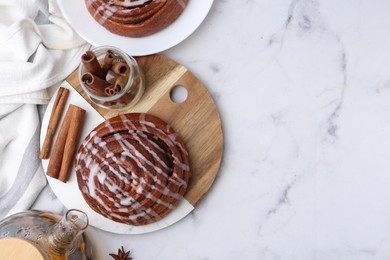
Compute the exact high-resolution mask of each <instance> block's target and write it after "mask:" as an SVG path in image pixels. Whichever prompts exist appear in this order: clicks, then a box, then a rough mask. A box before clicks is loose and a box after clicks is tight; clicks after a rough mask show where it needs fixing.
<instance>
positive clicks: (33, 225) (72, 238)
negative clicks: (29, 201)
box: [0, 209, 92, 260]
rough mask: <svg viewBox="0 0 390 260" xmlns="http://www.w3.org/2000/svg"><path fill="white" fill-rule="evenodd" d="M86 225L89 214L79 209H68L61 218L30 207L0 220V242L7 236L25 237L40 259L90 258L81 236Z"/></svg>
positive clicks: (89, 250) (88, 248)
mask: <svg viewBox="0 0 390 260" xmlns="http://www.w3.org/2000/svg"><path fill="white" fill-rule="evenodd" d="M87 226H88V216H87V215H86V214H85V213H84V212H82V211H80V210H76V209H70V210H68V211H67V212H66V213H65V215H64V216H62V217H61V216H59V215H56V214H53V213H49V212H44V211H36V210H31V211H26V212H21V213H17V214H14V215H11V216H9V217H7V218H5V219H4V220H2V221H0V242H2V241H1V240H2V239H7V238H20V239H23V240H28V241H29V242H31V244H32V245H34V246H35V247H36V248H37V249H39V251H40V252H41V254H42V256H43V259H56V260H57V259H77V260H79V259H81V260H83V259H91V257H92V252H91V251H92V250H91V248H90V245H89V243H87V240H86V238H85V236H84V235H83V232H84V230H85V229H86V228H87ZM3 242H4V241H3Z"/></svg>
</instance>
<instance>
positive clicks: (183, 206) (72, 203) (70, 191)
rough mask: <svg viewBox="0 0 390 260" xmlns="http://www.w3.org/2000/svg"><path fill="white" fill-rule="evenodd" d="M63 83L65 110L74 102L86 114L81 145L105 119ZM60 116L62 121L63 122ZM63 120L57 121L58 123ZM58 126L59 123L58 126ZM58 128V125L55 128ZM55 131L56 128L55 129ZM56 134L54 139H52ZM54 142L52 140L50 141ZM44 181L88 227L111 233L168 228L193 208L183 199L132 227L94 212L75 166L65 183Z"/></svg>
mask: <svg viewBox="0 0 390 260" xmlns="http://www.w3.org/2000/svg"><path fill="white" fill-rule="evenodd" d="M62 86H63V87H65V88H68V89H69V90H70V91H69V97H68V99H67V103H66V105H65V110H66V109H67V107H68V105H69V104H70V103H71V104H74V105H76V106H78V107H81V108H83V109H85V110H86V111H87V113H86V116H85V121H84V125H83V128H82V132H81V134H80V140H79V144H78V146H79V145H80V144H81V142H82V141H83V140H84V138H85V137H86V136H87V135H88V134H89V133H90V132H91V131H92V130H93V129H94V128H95V127H96V126H97V125H98V124H100V123H101V122H103V121H104V118H103V117H102V116H101V115H100V114H99V113H98V112H97V111H96V110H95V109H94V108H93V107H92V106H91V105H90V104H89V103H88V102H87V101H86V100H85V99H84V98H83V97H81V95H80V94H79V93H77V91H76V90H74V89H73V88H72V86H71V85H69V83H68V82H66V81H65V82H64V83H62ZM56 95H57V93H55V94H54V97H53V98H52V100H51V101H50V103H49V104H48V106H47V109H46V112H45V115H44V117H43V120H42V128H41V147H42V144H43V140H44V138H45V136H46V132H47V125H48V123H49V118H50V114H51V111H52V109H53V104H54V100H55V97H56ZM65 112H66V111H64V112H63V113H62V114H63V115H62V119H63V117H64V115H65ZM62 119H61V121H62ZM61 123H62V122H60V125H61ZM60 125H59V126H60ZM58 128H59V127H58ZM57 132H58V129H57ZM56 136H57V134H56ZM56 136H55V137H54V139H53V140H55V138H56ZM53 144H54V142H53ZM48 164H49V160H42V165H43V169H44V171H45V172H46V170H47V166H48ZM47 180H48V182H49V184H50V187H51V188H52V190H53V192H54V193H55V194H56V196H57V198H58V199H59V200H60V201H61V202H62V204H64V205H65V207H66V208H68V209H72V208H73V209H79V210H82V211H84V212H85V213H86V214H87V215H88V218H89V224H90V225H91V226H94V227H96V228H99V229H102V230H105V231H109V232H113V233H119V234H142V233H148V232H152V231H156V230H159V229H162V228H165V227H168V226H170V225H172V224H174V223H176V222H177V221H179V220H180V219H182V218H184V217H185V216H186V215H187V214H188V213H190V212H191V211H192V210H193V209H194V207H193V206H192V205H191V204H190V203H189V202H188V201H187V200H185V199H183V200H182V201H181V202H180V203H179V205H178V206H177V208H175V210H173V211H172V212H171V213H169V214H168V215H167V216H165V217H164V218H162V219H161V220H159V221H157V222H154V223H152V224H148V225H144V226H131V225H126V224H122V223H118V222H115V221H112V220H110V219H108V218H105V217H103V216H102V215H100V214H98V213H96V212H95V211H93V210H92V209H91V208H90V207H89V205H88V204H87V202H86V201H85V200H84V197H83V195H82V194H81V191H80V190H79V187H78V184H77V178H76V173H75V170H74V167H72V172H71V174H70V177H69V180H68V182H67V183H63V182H61V181H59V180H57V179H54V178H51V177H47Z"/></svg>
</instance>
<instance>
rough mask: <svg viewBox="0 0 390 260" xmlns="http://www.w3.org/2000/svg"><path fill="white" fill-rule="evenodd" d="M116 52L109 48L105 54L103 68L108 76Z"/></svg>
mask: <svg viewBox="0 0 390 260" xmlns="http://www.w3.org/2000/svg"><path fill="white" fill-rule="evenodd" d="M114 59H115V54H114V53H113V52H112V51H110V50H108V51H107V53H106V55H105V56H104V60H103V64H102V70H103V72H104V75H105V76H107V73H108V71H109V70H110V69H111V65H112V63H113V62H114Z"/></svg>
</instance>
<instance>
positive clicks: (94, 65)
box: [81, 51, 106, 79]
mask: <svg viewBox="0 0 390 260" xmlns="http://www.w3.org/2000/svg"><path fill="white" fill-rule="evenodd" d="M81 62H82V63H83V65H84V67H85V71H86V72H90V73H92V74H93V75H96V76H97V77H99V78H101V79H105V77H106V75H105V74H104V71H103V69H102V67H101V66H100V64H99V61H98V60H97V58H96V55H95V53H94V52H93V51H87V52H86V53H85V54H83V55H82V56H81Z"/></svg>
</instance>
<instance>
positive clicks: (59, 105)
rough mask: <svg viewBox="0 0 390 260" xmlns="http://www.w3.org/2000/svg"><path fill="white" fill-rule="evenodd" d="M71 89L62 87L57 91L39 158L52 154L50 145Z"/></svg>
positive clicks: (45, 157)
mask: <svg viewBox="0 0 390 260" xmlns="http://www.w3.org/2000/svg"><path fill="white" fill-rule="evenodd" d="M68 95H69V89H67V88H63V87H60V88H59V89H58V92H57V96H56V99H55V101H54V104H53V108H52V111H51V114H50V119H49V124H48V126H47V131H46V136H45V140H44V141H43V145H42V149H41V152H40V154H39V158H41V159H47V158H49V155H50V147H51V144H52V141H53V137H54V133H55V131H56V129H57V127H58V123H59V121H60V118H61V115H62V113H63V111H64V107H65V103H66V100H67V99H68Z"/></svg>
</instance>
